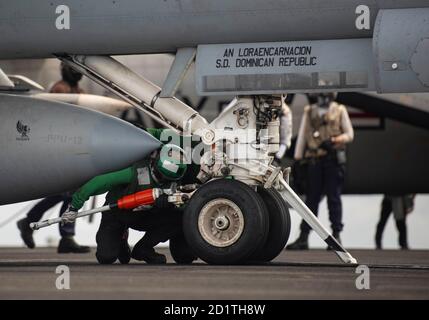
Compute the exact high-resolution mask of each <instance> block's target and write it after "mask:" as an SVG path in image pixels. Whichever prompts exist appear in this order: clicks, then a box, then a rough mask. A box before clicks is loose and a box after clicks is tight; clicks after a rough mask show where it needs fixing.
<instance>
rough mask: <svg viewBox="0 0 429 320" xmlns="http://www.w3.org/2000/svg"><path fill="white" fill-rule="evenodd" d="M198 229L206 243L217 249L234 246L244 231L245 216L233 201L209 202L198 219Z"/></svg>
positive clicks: (221, 199)
mask: <svg viewBox="0 0 429 320" xmlns="http://www.w3.org/2000/svg"><path fill="white" fill-rule="evenodd" d="M198 229H199V232H200V234H201V236H202V237H203V239H204V240H205V241H207V242H208V243H209V244H211V245H213V246H215V247H220V248H222V247H227V246H230V245H232V244H234V243H235V242H236V241H237V240H238V239H239V238H240V236H241V234H242V233H243V230H244V216H243V213H242V212H241V209H240V208H239V207H238V206H237V205H236V204H235V203H234V202H232V201H231V200H228V199H223V198H220V199H215V200H212V201H209V202H208V203H207V204H206V205H205V206H204V207H203V208H202V209H201V212H200V215H199V218H198Z"/></svg>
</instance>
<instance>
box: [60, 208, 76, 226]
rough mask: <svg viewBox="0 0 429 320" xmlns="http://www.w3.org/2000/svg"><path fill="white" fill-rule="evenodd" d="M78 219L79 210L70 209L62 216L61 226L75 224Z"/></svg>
mask: <svg viewBox="0 0 429 320" xmlns="http://www.w3.org/2000/svg"><path fill="white" fill-rule="evenodd" d="M76 217H77V210H76V209H74V208H73V207H69V208H68V209H67V211H66V212H64V213H63V215H62V216H61V224H66V223H73V222H75V220H76Z"/></svg>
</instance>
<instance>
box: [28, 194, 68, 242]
mask: <svg viewBox="0 0 429 320" xmlns="http://www.w3.org/2000/svg"><path fill="white" fill-rule="evenodd" d="M61 202H62V203H63V204H62V206H61V210H60V217H61V216H62V215H63V213H64V212H66V211H67V208H68V206H69V204H70V203H71V196H70V195H69V194H61V195H56V196H50V197H47V198H44V199H42V200H40V201H39V202H38V203H37V204H36V205H35V206H34V207H33V208H32V209H31V210H30V211H29V212H28V213H27V221H28V223H29V224H30V223H32V222H38V221H40V220H41V219H42V217H43V215H44V214H45V212H46V211H48V210H49V209H51V208H53V207H54V206H56V205H57V204H59V203H61ZM58 226H59V229H60V234H61V237H72V236H74V235H75V223H74V222H73V223H66V224H61V223H60V224H58Z"/></svg>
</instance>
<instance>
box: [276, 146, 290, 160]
mask: <svg viewBox="0 0 429 320" xmlns="http://www.w3.org/2000/svg"><path fill="white" fill-rule="evenodd" d="M286 150H287V146H286V145H285V144H281V145H280V148H279V151H277V153H276V158H277V159H279V160H280V159H282V158H283V157H284V156H285V153H286Z"/></svg>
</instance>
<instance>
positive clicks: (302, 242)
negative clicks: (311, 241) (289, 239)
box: [286, 231, 308, 250]
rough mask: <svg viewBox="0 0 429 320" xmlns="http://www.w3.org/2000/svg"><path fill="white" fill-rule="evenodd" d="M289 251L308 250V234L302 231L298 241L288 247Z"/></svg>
mask: <svg viewBox="0 0 429 320" xmlns="http://www.w3.org/2000/svg"><path fill="white" fill-rule="evenodd" d="M286 249H288V250H308V232H303V231H301V233H300V235H299V237H298V239H296V241H295V242H294V243H291V244H290V245H288V246H287V247H286Z"/></svg>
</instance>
